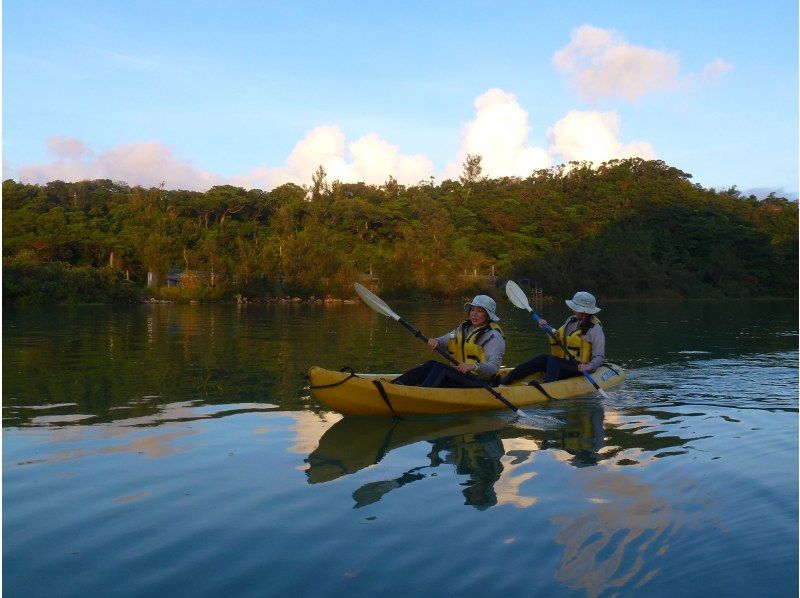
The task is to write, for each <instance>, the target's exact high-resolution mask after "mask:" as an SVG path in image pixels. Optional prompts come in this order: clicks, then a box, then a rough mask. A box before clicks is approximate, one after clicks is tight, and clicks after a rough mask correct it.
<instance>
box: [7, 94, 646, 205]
mask: <svg viewBox="0 0 800 598" xmlns="http://www.w3.org/2000/svg"><path fill="white" fill-rule="evenodd" d="M530 130H531V127H530V125H529V119H528V113H527V112H526V111H525V110H524V109H523V108H522V107H521V106H520V104H519V102H518V100H517V98H516V96H514V94H512V93H509V92H506V91H503V90H501V89H490V90H488V91H487V92H485V93H483V94H481V95H480V96H478V97H477V98H476V99H475V114H474V118H473V119H472V120H471V121H469V122H468V123H466V124H465V125H464V128H463V131H462V139H461V146H460V148H459V152H458V154H457V156H456V158H455V160H454V161H453V162H450V163H449V164H448V165H447V166H446V168H445V169H444V171H443V172H439V173H437V172H435V168H434V165H433V163H432V161H431V160H430V159H429V158H428V157H426V156H424V155H420V154H415V155H409V154H403V153H401V152H400V149H399V148H398V147H397V146H395V145H392V144H391V143H389V142H388V141H386V140H384V139H381V138H380V136H379V135H378V134H377V133H369V134H367V135H364V136H362V137H360V138H358V139H356V140H355V141H352V142H349V143H348V141H347V138H346V135H345V133H344V132H343V131H342V129H341V128H340V127H338V126H337V125H323V126H319V127H316V128H314V129H312V130H311V131H309V132H308V133H307V134H306V136H305V137H304V138H303V139H301V140H300V141H298V142H297V144H296V145H295V146H294V148H293V149H292V151H291V152H290V153H289V155H288V156H287V157H286V160H285V162H284V164H283V165H282V166H277V167H275V166H268V165H262V166H259V167H257V168H254V169H253V170H251V171H249V172H246V173H242V174H240V175H236V176H231V177H223V176H220V175H216V174H214V173H212V172H209V171H207V170H204V169H201V168H198V167H197V166H195V165H194V164H192V163H191V162H190V161H189V160H186V159H183V158H180V157H178V156H176V155H175V152H174V150H173V149H172V148H170V147H167V146H165V145H163V144H161V143H159V142H156V141H150V142H145V143H135V144H128V145H120V146H117V147H114V148H111V149H109V150H107V151H104V152H101V153H95V152H93V151H92V149H91V148H90V147H89V146H88V145H87V144H86V143H85V142H83V141H81V140H79V139H74V138H69V137H51V138H50V139H48V140H47V147H48V150H49V152H50V153H51V154H52V156H53V159H52V160H51V161H49V162H47V163H43V164H34V165H29V166H25V167H23V168H20V169H19V172H18V175H19V176H18V178H19V180H21V181H24V182H31V183H47V182H49V181H53V180H64V181H79V180H87V179H98V178H107V179H112V180H122V181H125V182H127V183H128V184H130V185H143V186H146V187H150V186H157V185H159V184H161V182H162V181H163V182H164V183H165V185H166V186H167V187H168V188H171V189H191V190H198V191H205V190H207V189H209V188H210V187H212V186H214V185H221V184H226V183H227V184H232V185H237V186H241V187H244V188H248V189H249V188H261V189H273V188H275V187H277V186H278V185H281V184H283V183H287V182H292V183H296V184H299V185H309V184H310V183H311V180H312V176H313V174H314V173H315V172H316V170H317V168H319V167H320V166H322V167H323V168H324V169H325V171H326V173H327V180H328V181H329V182H331V181H334V180H340V181H342V182H348V183H352V182H359V181H363V182H365V183H368V184H375V185H380V184H382V183H384V182H386V181H387V180H388V178H389V177H390V176H393V177H394V178H395V179H397V180H398V181H399V182H400V183H401V184H405V185H415V184H417V183H419V182H420V181H423V180H424V181H427V180H428V179H429V178H430V177H431V176H432V175H434V174H435V175H436V177H437V178H439V177H441V178H450V179H456V178H458V176H459V175H460V174H461V171H462V165H463V163H464V161H465V160H466V156H467V154H477V155H480V156H481V158H482V160H481V166H482V170H483V174H484V175H485V176H487V177H490V178H497V177H502V176H520V177H526V176H529V175H530V174H531V173H532V172H533V171H535V170H538V169H541V168H548V167H549V166H551V165H552V164H553V162H554V161H555V159H556V158H557V159H558V160H559V161H563V162H569V161H572V160H577V161H591V162H593V163H595V164H599V163H601V162H603V161H606V160H611V159H614V158H624V157H629V156H639V157H642V158H645V159H651V158H654V157H655V152H654V151H653V148H652V147H651V145H650V144H649V143H645V142H637V141H634V142H630V143H627V144H624V143H623V142H622V141H620V139H619V136H620V119H619V116H618V115H617V113H616V112H579V111H571V112H569V113H568V114H567V115H566V116H565V117H564V118H562V119H561V120H559V121H558V122H556V123H555V125H553V126H552V127H551V128H550V129H549V130H548V131H547V135H548V139H549V142H550V145H549V147H548V148H547V149H544V148H542V147H536V146H534V145H530V144H529V143H528V136H529V133H530ZM6 170H7V169H6Z"/></svg>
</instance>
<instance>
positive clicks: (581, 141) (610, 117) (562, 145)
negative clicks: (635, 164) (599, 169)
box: [548, 110, 656, 164]
mask: <svg viewBox="0 0 800 598" xmlns="http://www.w3.org/2000/svg"><path fill="white" fill-rule="evenodd" d="M619 133H620V123H619V115H618V114H617V113H616V112H596V111H588V112H581V111H578V110H571V111H570V112H569V113H567V115H566V116H565V117H564V118H562V119H561V120H559V121H558V122H557V123H556V124H555V125H553V127H552V128H551V129H550V130H548V136H549V138H550V140H551V145H550V147H549V148H548V149H549V151H550V152H551V153H552V154H558V155H559V156H561V158H562V159H563V161H564V162H571V161H573V160H575V161H578V162H581V161H584V160H585V161H589V162H593V163H594V164H600V163H601V162H605V161H608V160H613V159H617V158H629V157H634V156H638V157H640V158H643V159H645V160H652V159H654V158H655V157H656V153H655V152H654V151H653V148H652V146H651V145H650V144H649V143H646V142H643V141H634V142H631V143H629V144H627V145H623V144H622V142H621V141H620V140H619V139H618V137H619Z"/></svg>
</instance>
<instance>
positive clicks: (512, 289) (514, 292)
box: [506, 280, 531, 311]
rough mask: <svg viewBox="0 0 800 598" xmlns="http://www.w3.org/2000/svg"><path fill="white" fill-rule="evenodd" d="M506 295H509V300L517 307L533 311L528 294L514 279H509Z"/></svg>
mask: <svg viewBox="0 0 800 598" xmlns="http://www.w3.org/2000/svg"><path fill="white" fill-rule="evenodd" d="M506 295H508V298H509V300H510V301H511V303H513V304H514V305H515V306H516V307H519V308H520V309H525V310H527V311H531V305H530V303H528V296H527V295H526V294H525V292H524V291H523V290H522V289H521V288H519V285H518V284H517V283H516V282H514V281H513V280H509V281H508V282H507V283H506Z"/></svg>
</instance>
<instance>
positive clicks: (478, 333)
mask: <svg viewBox="0 0 800 598" xmlns="http://www.w3.org/2000/svg"><path fill="white" fill-rule="evenodd" d="M464 311H465V312H467V315H468V319H467V320H464V321H463V322H462V323H461V324H459V325H458V327H457V328H456V329H455V330H452V331H450V332H449V333H447V334H445V335H443V336H440V337H438V338H431V339H428V346H429V347H430V348H431V351H436V350H438V349H439V348H442V349H446V350H447V352H448V353H449V354H450V355H451V356H452V357H453V359H455V360H456V361H458V367H457V368H456V369H453V368H451V367H449V366H447V365H445V364H444V363H442V362H441V361H436V360H430V361H426V362H425V363H423V364H421V365H418V366H417V367H415V368H412V369H410V370H408V371H407V372H405V373H404V374H401V375H400V376H398V377H397V378H395V379H394V380H393V383H394V384H404V385H406V386H426V387H439V388H471V387H482V386H483V384H485V383H490V384H494V385H495V386H496V385H497V382H498V378H499V376H498V372H499V370H500V364H501V362H502V361H503V355H505V352H506V341H505V338H504V337H503V331H502V330H501V329H500V326H499V325H498V324H497V322H499V321H500V318H499V317H498V316H497V304H496V303H495V301H494V299H492V298H491V297H489V295H476V296H475V298H474V299H473V300H472V301H468V302H467V303H465V304H464Z"/></svg>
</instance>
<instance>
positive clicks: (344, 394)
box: [308, 363, 627, 415]
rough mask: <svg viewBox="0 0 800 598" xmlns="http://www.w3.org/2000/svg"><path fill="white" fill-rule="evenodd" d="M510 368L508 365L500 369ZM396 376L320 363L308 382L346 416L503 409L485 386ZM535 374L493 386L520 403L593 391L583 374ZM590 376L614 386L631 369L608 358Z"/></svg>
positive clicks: (511, 400)
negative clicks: (552, 378) (440, 384)
mask: <svg viewBox="0 0 800 598" xmlns="http://www.w3.org/2000/svg"><path fill="white" fill-rule="evenodd" d="M510 370H511V368H504V369H502V370H501V372H500V373H501V374H505V373H507V372H509V371H510ZM398 375H399V374H357V373H354V372H352V371H335V370H326V369H325V368H321V367H317V366H313V367H312V368H311V369H310V370H308V379H309V382H310V384H309V387H310V389H311V392H312V393H313V394H314V396H315V397H316V398H317V399H319V400H320V401H321V402H322V403H324V404H325V405H326V406H328V407H329V408H331V409H333V410H334V411H338V412H339V413H342V414H344V415H418V414H419V415H422V414H429V415H437V414H443V413H465V412H470V411H497V410H499V409H504V408H505V406H504V405H503V403H501V402H500V401H499V400H498V399H496V398H495V397H494V396H492V395H491V394H490V393H489V391H487V390H485V389H483V388H424V387H420V386H401V385H398V384H392V380H394V379H395V378H396V377H397V376H398ZM537 377H538V380H541V374H538V375H534V376H531V377H529V378H525V379H523V380H518V381H517V382H515V383H514V384H511V385H510V386H498V387H496V388H495V390H496V391H497V392H499V393H500V394H502V395H503V397H504V398H505V399H506V400H508V401H510V402H511V403H512V404H513V405H514V406H515V407H517V408H523V407H525V406H527V405H533V404H534V403H544V402H546V401H549V400H550V398H552V399H570V398H573V397H579V396H584V395H591V394H592V393H594V392H595V389H594V387H593V386H592V385H591V384H590V383H589V381H588V380H586V378H585V377H584V376H577V377H575V378H568V379H566V380H558V381H557V382H548V383H547V384H541V383H539V384H538V385H537V386H532V385H530V384H529V383H530V382H531V381H532V380H533V381H536V380H537ZM592 377H593V378H594V379H595V381H596V382H597V383H598V384H599V385H600V386H601V387H602V388H611V387H612V386H616V385H618V384H622V382H624V381H625V378H626V377H627V374H626V373H625V371H624V370H623V369H622V368H621V367H619V366H618V365H614V364H613V363H609V364H606V365H603V366H600V367H599V368H597V370H596V371H595V372H594V373H593V374H592ZM542 391H544V392H542ZM545 393H546V394H545ZM547 395H549V398H548V396H547Z"/></svg>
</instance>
